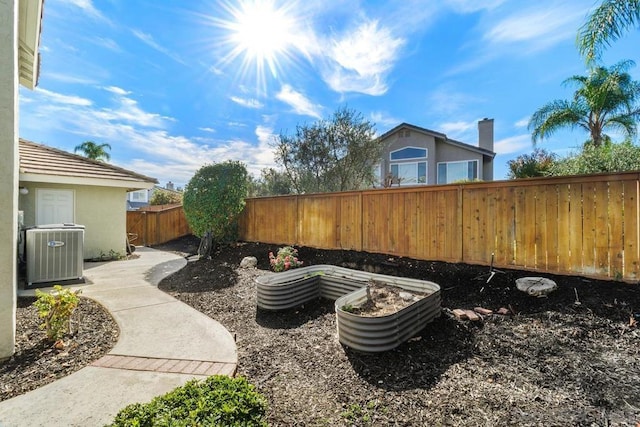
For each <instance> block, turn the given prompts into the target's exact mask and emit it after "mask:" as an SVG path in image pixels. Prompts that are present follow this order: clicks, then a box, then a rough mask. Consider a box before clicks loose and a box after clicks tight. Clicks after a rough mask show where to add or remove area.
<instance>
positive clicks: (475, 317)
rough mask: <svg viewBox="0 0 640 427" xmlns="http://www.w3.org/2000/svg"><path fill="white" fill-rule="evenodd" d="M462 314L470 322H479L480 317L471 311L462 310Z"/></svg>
mask: <svg viewBox="0 0 640 427" xmlns="http://www.w3.org/2000/svg"><path fill="white" fill-rule="evenodd" d="M464 314H466V315H467V318H468V319H469V320H471V321H472V322H477V321H479V320H480V316H478V315H477V314H476V312H475V311H473V310H464Z"/></svg>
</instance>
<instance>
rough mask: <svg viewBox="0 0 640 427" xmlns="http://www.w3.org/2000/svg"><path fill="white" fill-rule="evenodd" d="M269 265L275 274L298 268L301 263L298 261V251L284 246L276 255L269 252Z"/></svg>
mask: <svg viewBox="0 0 640 427" xmlns="http://www.w3.org/2000/svg"><path fill="white" fill-rule="evenodd" d="M269 263H270V264H271V269H272V270H273V271H275V272H280V271H287V270H290V269H292V268H297V267H300V266H301V265H302V264H303V262H302V261H300V260H299V259H298V250H297V249H295V248H293V247H292V246H285V247H282V248H280V249H279V250H278V255H277V256H276V255H273V252H269Z"/></svg>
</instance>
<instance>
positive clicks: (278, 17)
mask: <svg viewBox="0 0 640 427" xmlns="http://www.w3.org/2000/svg"><path fill="white" fill-rule="evenodd" d="M293 6H295V2H291V1H290V2H288V4H287V6H284V5H282V6H278V5H277V4H276V2H275V0H240V2H239V3H238V4H237V5H231V4H230V3H228V2H227V3H224V4H223V7H224V9H225V10H226V11H227V12H228V13H229V15H230V19H228V20H220V19H217V20H216V24H217V26H219V27H221V28H223V29H224V30H225V31H226V32H227V33H228V34H226V36H225V40H224V43H225V44H227V45H229V46H230V52H229V53H228V54H227V55H226V56H225V58H224V59H223V62H225V63H228V62H232V61H234V60H235V59H236V58H239V57H240V58H241V59H242V68H243V72H248V71H250V68H254V69H255V73H256V78H257V80H258V85H259V86H261V87H264V85H265V79H266V76H265V74H266V72H267V71H269V72H270V73H271V76H273V77H278V74H279V72H280V68H281V66H282V64H281V63H282V62H283V61H285V60H288V59H290V57H291V56H292V50H293V49H294V48H296V49H300V45H301V43H300V40H301V37H302V36H301V34H300V31H299V30H298V28H297V22H298V19H297V17H296V16H295V15H294V13H293Z"/></svg>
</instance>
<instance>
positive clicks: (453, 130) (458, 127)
mask: <svg viewBox="0 0 640 427" xmlns="http://www.w3.org/2000/svg"><path fill="white" fill-rule="evenodd" d="M477 123H478V121H477V120H473V121H470V122H464V121H461V120H459V121H457V122H446V123H441V124H440V125H438V132H442V133H444V134H446V135H447V136H449V137H452V138H454V139H455V138H457V135H465V134H468V133H469V132H470V131H472V130H474V129H475V128H476V126H477Z"/></svg>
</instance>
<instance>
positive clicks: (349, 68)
mask: <svg viewBox="0 0 640 427" xmlns="http://www.w3.org/2000/svg"><path fill="white" fill-rule="evenodd" d="M404 43H405V40H404V39H402V38H400V37H395V36H394V35H393V34H392V32H391V30H390V29H389V28H386V27H382V26H380V24H379V22H378V21H375V20H374V21H368V22H364V23H362V24H360V25H359V26H358V27H357V28H355V30H354V31H353V32H351V33H348V34H346V35H344V36H343V37H342V38H336V39H333V40H331V41H330V42H329V46H328V47H327V49H328V52H327V55H328V64H327V66H326V68H325V69H324V70H323V76H324V80H325V82H326V83H327V84H328V85H329V87H331V89H333V90H334V91H336V92H341V93H342V92H359V93H364V94H367V95H373V96H379V95H383V94H384V93H386V92H387V89H388V87H387V83H386V77H387V74H388V73H389V72H390V71H391V69H392V68H393V66H394V65H395V62H396V61H397V59H398V56H399V54H400V48H401V47H402V46H403V45H404Z"/></svg>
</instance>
